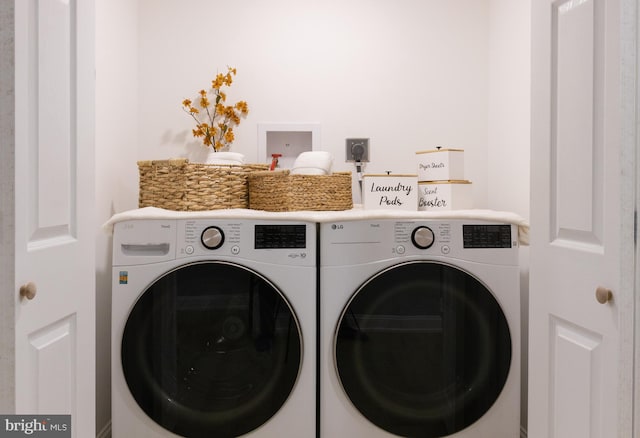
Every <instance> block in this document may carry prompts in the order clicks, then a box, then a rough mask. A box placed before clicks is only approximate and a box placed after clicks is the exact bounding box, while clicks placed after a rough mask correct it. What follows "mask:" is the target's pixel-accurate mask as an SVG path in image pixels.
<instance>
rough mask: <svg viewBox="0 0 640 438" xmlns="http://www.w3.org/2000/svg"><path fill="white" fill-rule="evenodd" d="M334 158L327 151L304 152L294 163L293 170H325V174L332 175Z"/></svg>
mask: <svg viewBox="0 0 640 438" xmlns="http://www.w3.org/2000/svg"><path fill="white" fill-rule="evenodd" d="M332 164H333V156H332V155H331V154H330V153H329V152H326V151H308V152H303V153H301V154H300V155H298V157H297V158H296V160H295V161H294V163H293V166H291V167H292V169H302V168H315V169H322V170H324V172H325V174H330V173H331V165H332Z"/></svg>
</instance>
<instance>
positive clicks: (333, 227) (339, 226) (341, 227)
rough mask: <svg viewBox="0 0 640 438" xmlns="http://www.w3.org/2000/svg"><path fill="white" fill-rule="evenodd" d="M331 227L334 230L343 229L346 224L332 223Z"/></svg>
mask: <svg viewBox="0 0 640 438" xmlns="http://www.w3.org/2000/svg"><path fill="white" fill-rule="evenodd" d="M331 229H332V230H342V229H344V225H337V224H332V225H331Z"/></svg>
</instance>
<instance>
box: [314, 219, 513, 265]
mask: <svg viewBox="0 0 640 438" xmlns="http://www.w3.org/2000/svg"><path fill="white" fill-rule="evenodd" d="M517 233H518V229H517V226H515V225H511V224H500V223H492V222H487V221H482V220H474V221H464V220H459V219H456V220H418V219H416V220H412V219H408V220H393V219H380V220H363V221H344V222H335V223H323V224H321V227H320V235H321V239H322V242H323V244H322V245H321V263H322V264H323V265H331V266H336V265H340V264H346V265H351V264H358V263H367V262H373V261H379V260H385V259H389V258H398V259H402V258H408V257H414V258H416V257H420V258H424V257H425V256H427V257H434V258H435V257H441V258H450V259H461V260H469V261H478V262H483V263H486V262H489V263H492V264H505V265H515V264H517V263H518V236H517Z"/></svg>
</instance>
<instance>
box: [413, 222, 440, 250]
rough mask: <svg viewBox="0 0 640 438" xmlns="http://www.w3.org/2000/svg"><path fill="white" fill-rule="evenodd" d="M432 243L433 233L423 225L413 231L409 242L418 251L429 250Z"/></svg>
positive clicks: (433, 239)
mask: <svg viewBox="0 0 640 438" xmlns="http://www.w3.org/2000/svg"><path fill="white" fill-rule="evenodd" d="M434 241H435V236H434V235H433V231H431V228H429V227H425V226H424V225H423V226H420V227H417V228H416V229H415V230H413V233H411V242H413V244H414V245H415V246H416V248H418V249H427V248H430V247H431V245H433V242H434Z"/></svg>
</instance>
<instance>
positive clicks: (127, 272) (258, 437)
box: [111, 219, 317, 438]
mask: <svg viewBox="0 0 640 438" xmlns="http://www.w3.org/2000/svg"><path fill="white" fill-rule="evenodd" d="M316 228H317V227H316V224H314V223H310V222H309V223H306V222H297V221H273V220H264V221H262V220H246V219H242V220H241V219H237V220H236V219H197V220H190V219H175V220H160V219H157V220H129V221H123V222H119V223H117V224H116V225H115V230H114V237H113V298H112V302H113V308H112V311H113V312H112V364H111V365H112V434H113V437H114V438H130V437H144V438H160V437H162V438H164V437H175V436H185V437H216V438H219V437H237V436H243V437H251V438H281V437H282V436H295V437H301V438H305V437H308V438H311V437H315V436H316V429H317V426H316V406H317V405H316V376H317V375H316V368H317V344H316V335H317V265H316V260H317V254H316V248H317V242H316V235H317V231H316Z"/></svg>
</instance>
